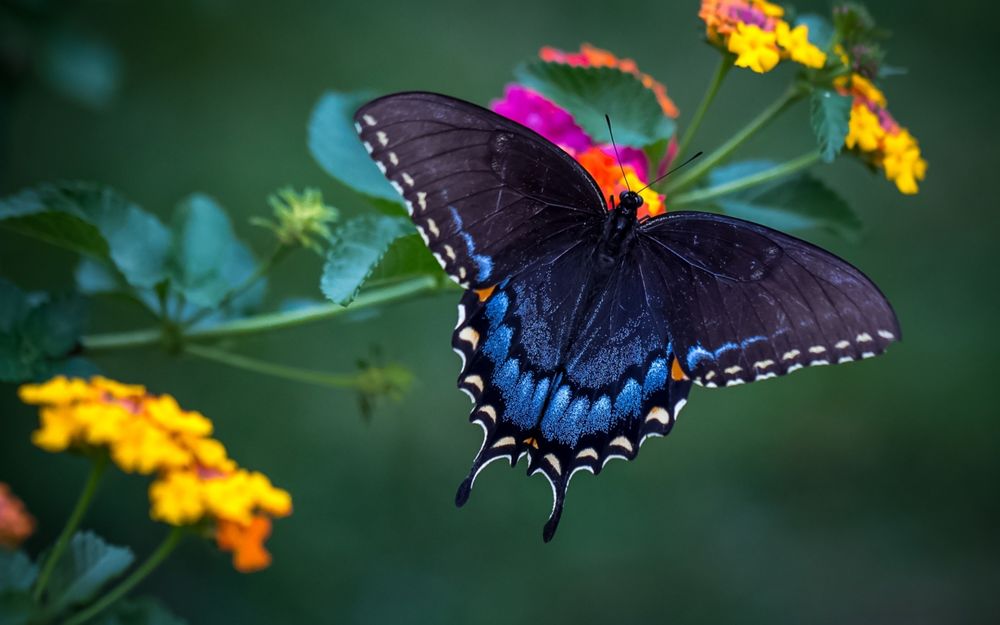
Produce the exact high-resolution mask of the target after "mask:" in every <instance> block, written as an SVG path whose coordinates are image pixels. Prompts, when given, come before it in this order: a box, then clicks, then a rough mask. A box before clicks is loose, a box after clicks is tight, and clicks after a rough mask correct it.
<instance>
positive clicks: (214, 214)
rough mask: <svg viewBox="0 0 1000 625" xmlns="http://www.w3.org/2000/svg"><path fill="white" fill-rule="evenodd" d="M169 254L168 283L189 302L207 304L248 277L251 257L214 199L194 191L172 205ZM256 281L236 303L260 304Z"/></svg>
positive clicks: (260, 290)
mask: <svg viewBox="0 0 1000 625" xmlns="http://www.w3.org/2000/svg"><path fill="white" fill-rule="evenodd" d="M173 231H174V242H173V249H172V251H171V257H170V269H171V274H172V275H171V277H172V281H171V286H172V287H173V288H175V289H176V290H177V291H178V292H180V293H181V294H182V295H183V296H184V298H185V299H186V300H187V301H188V302H189V303H191V304H193V305H195V306H197V307H202V308H211V307H213V306H216V305H218V304H219V302H221V301H222V299H223V298H224V297H225V296H226V295H227V294H228V293H229V291H230V290H231V289H233V288H236V287H238V286H239V285H240V284H241V283H242V282H243V281H245V280H246V279H247V278H249V277H250V275H251V274H252V273H253V271H254V269H255V268H256V260H255V259H254V257H253V254H252V253H251V252H250V250H249V248H247V247H246V246H245V245H243V243H241V242H240V241H239V240H238V239H237V238H236V235H235V234H234V233H233V226H232V223H231V222H230V220H229V216H228V215H227V214H226V213H225V211H224V210H223V209H222V207H220V206H219V205H218V204H217V203H216V202H215V200H213V199H212V198H210V197H208V196H207V195H203V194H200V193H196V194H193V195H191V196H189V197H188V198H186V199H184V200H183V201H181V203H180V204H179V205H178V206H177V210H176V211H175V214H174V222H173ZM264 289H265V286H264V284H263V281H260V282H259V283H258V284H256V285H255V286H254V287H253V288H252V289H250V290H249V291H248V292H247V293H245V294H244V295H243V296H241V297H239V298H237V300H238V301H237V302H234V304H239V305H240V306H243V307H244V308H246V307H248V306H250V305H251V304H255V303H259V302H260V300H261V299H262V298H263V295H264Z"/></svg>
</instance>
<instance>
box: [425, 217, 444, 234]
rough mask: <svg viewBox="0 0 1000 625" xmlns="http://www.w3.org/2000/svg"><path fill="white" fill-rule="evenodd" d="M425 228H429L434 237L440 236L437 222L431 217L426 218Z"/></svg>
mask: <svg viewBox="0 0 1000 625" xmlns="http://www.w3.org/2000/svg"><path fill="white" fill-rule="evenodd" d="M427 229H428V230H430V231H431V234H433V235H434V236H435V237H439V236H441V231H440V230H438V227H437V224H436V223H434V220H433V219H428V220H427Z"/></svg>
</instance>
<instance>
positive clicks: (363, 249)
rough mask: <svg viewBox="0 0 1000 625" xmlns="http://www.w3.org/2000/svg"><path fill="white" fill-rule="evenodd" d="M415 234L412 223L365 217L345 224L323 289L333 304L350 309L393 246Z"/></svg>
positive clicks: (335, 242) (335, 239) (338, 232)
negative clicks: (400, 239) (348, 306)
mask: <svg viewBox="0 0 1000 625" xmlns="http://www.w3.org/2000/svg"><path fill="white" fill-rule="evenodd" d="M412 233H413V225H412V224H411V223H410V220H409V219H404V218H401V217H390V216H388V215H362V216H361V217H355V218H354V219H351V220H349V221H346V222H344V223H343V224H342V225H341V226H340V227H339V228H338V229H337V230H336V232H334V234H333V242H332V245H331V247H330V252H329V253H328V254H327V256H326V265H325V266H324V267H323V277H322V279H321V280H320V289H321V290H322V291H323V294H324V295H326V297H327V298H329V299H330V300H332V301H334V302H336V303H338V304H340V305H341V306H347V305H348V304H350V303H351V301H353V300H354V297H355V296H356V295H357V294H358V291H359V290H360V289H361V286H362V285H363V284H364V283H365V281H366V280H367V279H368V277H369V276H370V275H371V274H372V272H373V270H374V269H375V267H376V265H378V264H379V262H380V261H381V260H382V258H383V257H384V256H385V254H386V252H387V251H388V250H389V246H390V245H392V243H393V242H394V241H395V240H396V239H398V238H400V237H403V236H406V235H409V234H412Z"/></svg>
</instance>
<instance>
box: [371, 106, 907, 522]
mask: <svg viewBox="0 0 1000 625" xmlns="http://www.w3.org/2000/svg"><path fill="white" fill-rule="evenodd" d="M355 121H356V128H357V131H358V133H359V134H360V136H361V139H362V141H363V142H364V145H365V148H366V149H367V150H368V152H369V153H370V154H371V157H372V158H373V159H374V160H375V163H376V164H377V165H378V167H379V168H380V169H381V170H382V172H383V173H384V174H385V175H386V176H387V177H388V179H389V181H390V182H391V183H392V185H393V186H394V187H395V188H396V190H397V191H399V193H400V194H402V196H403V198H404V199H405V200H406V206H407V209H408V210H409V212H410V214H411V216H412V218H413V221H414V223H415V224H416V226H417V229H418V230H419V231H420V234H421V236H422V237H423V239H424V241H425V242H426V243H427V246H428V247H429V248H430V249H431V251H432V252H433V253H434V256H435V258H437V260H438V262H440V263H441V266H442V267H443V268H444V270H445V271H446V272H447V274H448V275H449V276H450V277H451V278H452V279H453V280H455V281H456V282H458V283H459V284H460V285H461V286H463V287H465V288H466V289H468V291H467V292H466V293H465V295H464V296H463V297H462V301H461V303H460V304H459V306H458V325H457V326H456V328H455V333H454V336H453V338H452V345H453V346H454V348H455V351H456V352H458V354H459V355H460V356H461V357H462V360H463V366H462V372H461V374H460V376H459V379H458V386H459V388H460V389H462V390H463V391H466V392H467V393H468V394H469V395H470V396H471V397H472V400H473V402H474V403H475V407H474V408H473V410H472V414H471V416H470V419H471V420H472V421H474V422H475V423H478V424H479V425H481V426H482V427H483V430H484V432H485V436H484V439H483V445H482V447H481V448H480V450H479V453H478V454H477V455H476V458H475V460H474V461H473V463H472V469H471V471H470V472H469V476H468V477H467V478H466V479H465V481H464V482H463V483H462V485H461V486H460V487H459V490H458V494H457V496H456V503H457V504H458V505H459V506H461V505H462V504H464V503H465V501H466V500H467V499H468V496H469V492H470V490H471V489H472V484H473V482H474V481H475V479H476V476H477V475H478V474H479V472H480V471H481V470H482V469H483V468H484V467H485V466H486V465H487V464H489V463H490V462H492V461H494V460H497V459H499V458H505V459H508V460H509V461H510V462H511V465H512V466H513V465H514V464H516V463H517V461H518V460H519V459H520V458H521V456H523V455H525V454H527V455H528V457H529V459H530V461H529V466H528V473H529V475H530V474H534V473H538V472H541V473H542V474H543V475H544V476H545V477H546V478H547V479H548V480H549V482H550V484H551V485H552V492H553V507H552V513H551V516H550V517H549V520H548V522H547V523H546V525H545V529H544V531H543V537H544V539H545V540H546V541H548V540H550V539H551V538H552V535H553V534H554V533H555V530H556V526H557V524H558V523H559V517H560V515H561V513H562V507H563V500H564V498H565V495H566V489H567V487H568V486H569V482H570V478H572V477H573V474H574V473H576V472H577V471H579V470H581V469H585V470H588V471H590V472H591V473H594V474H596V473H599V472H600V471H601V469H602V468H603V467H604V465H605V464H607V462H608V461H609V460H611V459H612V458H623V459H625V460H631V459H632V458H634V457H635V456H636V454H637V453H638V451H639V446H640V445H641V444H642V442H643V441H644V440H645V439H646V438H647V437H649V436H663V435H665V434H667V433H668V432H669V431H670V429H671V428H672V427H673V425H674V421H675V420H676V419H677V414H678V412H679V411H680V409H681V407H682V406H683V405H684V403H685V402H686V401H687V395H688V392H689V391H690V389H691V384H692V383H696V384H700V385H702V386H707V387H716V386H732V385H735V384H742V383H744V382H753V381H756V380H763V379H766V378H771V377H775V376H778V375H784V374H786V373H791V372H792V371H795V370H796V369H800V368H802V367H808V366H814V365H825V364H836V363H842V362H847V361H851V360H856V359H859V358H868V357H870V356H875V355H876V354H879V353H881V352H882V351H883V350H884V349H885V348H886V346H887V345H888V344H889V343H891V342H893V341H895V340H898V338H899V335H900V332H899V324H898V322H897V320H896V316H895V314H894V313H893V311H892V308H891V307H890V306H889V303H888V302H887V301H886V299H885V297H884V296H883V295H882V294H881V292H879V290H878V288H877V287H876V286H875V285H874V284H873V283H872V282H871V280H869V279H868V278H867V277H865V275H864V274H862V273H861V272H860V271H858V270H857V269H855V268H854V267H852V266H851V265H849V264H848V263H846V262H844V261H843V260H841V259H839V258H837V257H836V256H834V255H832V254H830V253H828V252H825V251H823V250H821V249H819V248H818V247H816V246H814V245H811V244H809V243H807V242H805V241H802V240H800V239H796V238H794V237H791V236H788V235H786V234H782V233H780V232H777V231H775V230H772V229H770V228H766V227H764V226H760V225H757V224H754V223H750V222H747V221H742V220H739V219H733V218H731V217H723V216H720V215H715V214H711V213H699V212H672V213H667V214H665V215H661V216H659V217H654V218H651V219H644V220H641V221H640V220H638V219H637V218H636V213H637V209H638V208H639V206H640V205H641V204H642V198H641V197H639V196H638V195H637V194H635V193H632V192H624V193H622V194H621V197H620V199H619V203H618V205H617V207H615V206H614V198H613V197H612V198H611V204H612V210H609V208H608V206H607V205H606V204H605V201H604V198H603V197H602V193H601V191H600V189H599V187H598V185H597V183H596V182H595V181H594V179H593V178H592V177H591V176H590V174H588V173H587V172H586V171H585V170H584V169H583V167H581V166H580V165H579V164H578V163H577V162H576V161H575V160H574V159H573V158H572V157H571V156H569V155H568V154H566V153H565V152H563V151H562V150H561V149H559V148H558V147H556V146H555V145H553V144H552V143H550V142H549V141H547V140H546V139H544V138H542V137H541V136H539V135H538V134H536V133H534V132H532V131H531V130H529V129H527V128H525V127H523V126H521V125H519V124H517V123H514V122H512V121H510V120H508V119H505V118H503V117H500V116H499V115H497V114H495V113H492V112H491V111H488V110H486V109H484V108H481V107H479V106H476V105H474V104H470V103H468V102H463V101H461V100H456V99H454V98H450V97H447V96H443V95H437V94H433V93H400V94H395V95H389V96H386V97H383V98H379V99H377V100H374V101H372V102H369V103H368V104H366V105H364V106H362V107H361V108H360V109H359V110H358V112H357V114H356V115H355Z"/></svg>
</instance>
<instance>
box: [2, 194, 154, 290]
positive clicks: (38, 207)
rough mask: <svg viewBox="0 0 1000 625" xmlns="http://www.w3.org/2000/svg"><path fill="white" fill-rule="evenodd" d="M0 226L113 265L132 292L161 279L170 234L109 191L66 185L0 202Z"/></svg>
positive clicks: (131, 204) (139, 209) (12, 197)
mask: <svg viewBox="0 0 1000 625" xmlns="http://www.w3.org/2000/svg"><path fill="white" fill-rule="evenodd" d="M0 225H3V226H5V227H6V228H8V229H10V230H14V231H16V232H20V233H22V234H25V235H28V236H33V237H35V238H38V239H41V240H43V241H47V242H49V243H52V244H53V245H57V246H60V247H64V248H66V249H69V250H72V251H74V252H78V253H81V254H84V255H88V256H92V257H94V258H97V259H99V260H103V261H105V262H113V263H114V265H115V266H116V267H117V268H118V269H119V270H120V271H121V272H122V275H123V276H125V279H126V280H128V282H129V284H132V285H133V286H137V287H151V286H153V285H154V284H156V283H157V282H159V281H160V280H162V279H163V276H164V271H165V269H164V261H165V260H166V255H167V252H168V250H169V247H170V233H169V232H168V231H167V229H166V228H165V227H164V226H163V224H162V223H160V221H159V220H158V219H157V218H156V217H154V216H153V215H151V214H149V213H147V212H146V211H144V210H142V209H141V208H139V207H138V206H136V205H135V204H133V203H131V202H129V201H128V200H126V199H125V198H123V197H122V196H121V195H119V194H118V193H117V192H115V191H114V190H112V189H110V188H108V187H103V186H99V185H93V184H87V183H65V184H59V185H43V186H40V187H35V188H31V189H25V190H23V191H21V192H20V193H18V194H16V195H13V196H9V197H7V198H4V199H2V200H0Z"/></svg>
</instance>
